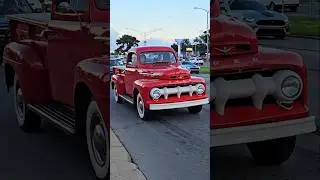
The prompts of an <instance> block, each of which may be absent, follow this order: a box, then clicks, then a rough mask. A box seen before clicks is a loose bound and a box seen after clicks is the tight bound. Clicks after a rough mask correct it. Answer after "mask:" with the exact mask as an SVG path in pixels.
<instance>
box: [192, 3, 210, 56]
mask: <svg viewBox="0 0 320 180" xmlns="http://www.w3.org/2000/svg"><path fill="white" fill-rule="evenodd" d="M193 9H198V10H202V11H204V12H206V15H207V17H206V19H207V30H206V36H207V56H208V55H209V15H210V13H209V11H208V10H207V9H203V8H199V7H194V8H193Z"/></svg>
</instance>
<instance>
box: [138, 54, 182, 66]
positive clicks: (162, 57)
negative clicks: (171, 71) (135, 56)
mask: <svg viewBox="0 0 320 180" xmlns="http://www.w3.org/2000/svg"><path fill="white" fill-rule="evenodd" d="M176 61H177V60H176V56H175V55H174V53H173V52H170V51H158V52H143V53H141V54H140V63H141V64H157V63H169V64H173V63H176Z"/></svg>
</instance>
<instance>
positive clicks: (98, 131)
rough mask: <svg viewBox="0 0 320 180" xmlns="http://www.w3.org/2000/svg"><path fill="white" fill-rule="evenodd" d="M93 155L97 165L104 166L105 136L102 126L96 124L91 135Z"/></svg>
mask: <svg viewBox="0 0 320 180" xmlns="http://www.w3.org/2000/svg"><path fill="white" fill-rule="evenodd" d="M91 142H92V148H93V153H94V156H95V159H96V161H97V163H98V164H99V165H100V166H104V164H105V163H106V162H105V161H106V142H107V140H106V135H105V131H104V128H103V125H102V124H100V123H99V124H96V125H95V126H94V128H93V132H92V133H91Z"/></svg>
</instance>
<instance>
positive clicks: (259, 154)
mask: <svg viewBox="0 0 320 180" xmlns="http://www.w3.org/2000/svg"><path fill="white" fill-rule="evenodd" d="M295 144H296V137H295V136H293V137H286V138H280V139H273V140H268V141H262V142H254V143H248V144H247V146H248V149H249V151H250V152H251V155H252V157H253V159H254V160H255V161H256V162H257V163H258V164H261V165H279V164H282V163H284V162H285V161H287V160H288V159H289V158H290V156H291V155H292V153H293V151H294V148H295Z"/></svg>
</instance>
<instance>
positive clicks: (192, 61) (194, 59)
mask: <svg viewBox="0 0 320 180" xmlns="http://www.w3.org/2000/svg"><path fill="white" fill-rule="evenodd" d="M188 62H191V63H193V64H195V65H201V66H202V65H203V63H204V61H203V60H202V59H199V58H197V57H192V58H189V60H188Z"/></svg>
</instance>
